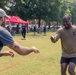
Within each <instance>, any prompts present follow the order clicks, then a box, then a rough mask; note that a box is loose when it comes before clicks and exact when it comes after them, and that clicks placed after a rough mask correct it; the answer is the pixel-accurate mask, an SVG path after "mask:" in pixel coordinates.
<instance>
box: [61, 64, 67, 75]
mask: <svg viewBox="0 0 76 75" xmlns="http://www.w3.org/2000/svg"><path fill="white" fill-rule="evenodd" d="M67 65H68V64H67V63H62V64H61V75H66V70H67Z"/></svg>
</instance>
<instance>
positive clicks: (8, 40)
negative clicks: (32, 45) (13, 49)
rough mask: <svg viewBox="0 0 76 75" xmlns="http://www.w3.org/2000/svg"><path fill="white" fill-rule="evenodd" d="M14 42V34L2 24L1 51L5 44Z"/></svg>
mask: <svg viewBox="0 0 76 75" xmlns="http://www.w3.org/2000/svg"><path fill="white" fill-rule="evenodd" d="M12 43H14V40H13V38H12V35H11V34H10V33H9V32H8V31H7V30H6V29H5V28H4V27H2V26H0V51H1V50H2V48H3V46H6V45H8V44H12Z"/></svg>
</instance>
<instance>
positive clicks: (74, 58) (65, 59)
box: [60, 57, 76, 64]
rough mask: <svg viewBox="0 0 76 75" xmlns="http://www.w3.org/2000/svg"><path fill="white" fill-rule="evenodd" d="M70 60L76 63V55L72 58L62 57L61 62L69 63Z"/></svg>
mask: <svg viewBox="0 0 76 75" xmlns="http://www.w3.org/2000/svg"><path fill="white" fill-rule="evenodd" d="M70 62H72V63H75V64H76V57H72V58H65V57H61V61H60V63H61V64H62V63H67V64H69V63H70Z"/></svg>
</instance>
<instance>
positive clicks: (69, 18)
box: [63, 16, 71, 20]
mask: <svg viewBox="0 0 76 75" xmlns="http://www.w3.org/2000/svg"><path fill="white" fill-rule="evenodd" d="M63 19H68V20H71V17H70V16H64V17H63Z"/></svg>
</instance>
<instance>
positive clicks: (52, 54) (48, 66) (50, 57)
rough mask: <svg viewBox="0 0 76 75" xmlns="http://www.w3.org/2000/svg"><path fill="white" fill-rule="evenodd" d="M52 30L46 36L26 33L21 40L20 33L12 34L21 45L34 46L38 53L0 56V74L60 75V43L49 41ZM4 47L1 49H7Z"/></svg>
mask: <svg viewBox="0 0 76 75" xmlns="http://www.w3.org/2000/svg"><path fill="white" fill-rule="evenodd" d="M54 34H55V33H54V32H48V33H47V35H46V36H43V34H37V35H36V36H34V34H33V33H27V36H26V40H21V38H22V36H21V35H16V36H13V38H14V39H15V40H16V41H17V42H18V43H20V44H21V45H23V46H28V47H32V46H36V47H37V48H38V49H39V50H40V53H39V54H34V53H31V54H29V55H27V56H20V55H18V54H17V53H15V52H14V53H15V57H14V58H11V57H1V58H0V75H61V74H60V56H61V44H60V40H59V41H58V42H57V43H55V44H54V43H52V42H51V41H50V36H51V35H54ZM8 49H9V48H8V47H4V48H3V51H5V50H8Z"/></svg>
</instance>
